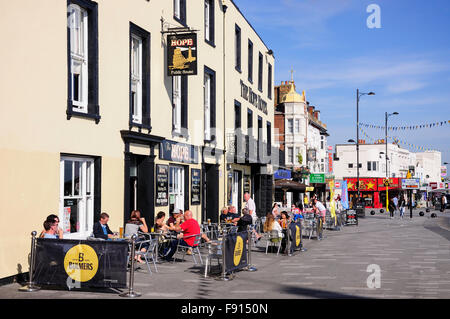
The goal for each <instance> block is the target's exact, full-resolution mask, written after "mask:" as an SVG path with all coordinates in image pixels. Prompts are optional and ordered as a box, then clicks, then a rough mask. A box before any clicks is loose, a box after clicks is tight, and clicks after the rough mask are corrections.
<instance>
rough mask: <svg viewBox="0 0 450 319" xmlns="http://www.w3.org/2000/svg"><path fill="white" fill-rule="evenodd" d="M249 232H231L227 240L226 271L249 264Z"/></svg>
mask: <svg viewBox="0 0 450 319" xmlns="http://www.w3.org/2000/svg"><path fill="white" fill-rule="evenodd" d="M247 238H248V232H246V231H244V232H240V233H231V234H228V235H227V236H226V241H225V271H226V272H231V271H236V270H238V269H242V268H244V267H246V266H247V265H248V261H247Z"/></svg>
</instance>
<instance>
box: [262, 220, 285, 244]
mask: <svg viewBox="0 0 450 319" xmlns="http://www.w3.org/2000/svg"><path fill="white" fill-rule="evenodd" d="M263 229H264V232H265V233H270V232H271V231H273V230H274V231H276V232H277V235H278V238H283V237H284V234H283V229H282V228H281V226H280V224H279V223H278V222H277V221H276V220H275V218H274V217H273V214H272V213H269V214H267V216H266V222H265V223H264V227H263ZM285 248H286V242H285V241H284V240H282V241H281V251H284V249H285Z"/></svg>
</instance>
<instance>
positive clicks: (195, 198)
mask: <svg viewBox="0 0 450 319" xmlns="http://www.w3.org/2000/svg"><path fill="white" fill-rule="evenodd" d="M200 190H201V170H199V169H195V168H192V169H191V205H200Z"/></svg>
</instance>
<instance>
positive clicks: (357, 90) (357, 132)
mask: <svg viewBox="0 0 450 319" xmlns="http://www.w3.org/2000/svg"><path fill="white" fill-rule="evenodd" d="M363 95H375V93H374V92H369V93H361V92H359V89H356V187H357V192H358V193H357V194H358V195H357V196H358V200H357V202H359V99H360V97H361V96H363Z"/></svg>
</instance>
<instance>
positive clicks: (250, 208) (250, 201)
mask: <svg viewBox="0 0 450 319" xmlns="http://www.w3.org/2000/svg"><path fill="white" fill-rule="evenodd" d="M245 207H246V208H247V209H248V211H249V212H250V211H252V212H251V215H252V218H253V223H255V221H256V219H257V218H258V216H257V215H256V205H255V201H254V200H253V199H251V198H249V199H248V201H247V204H246V205H245Z"/></svg>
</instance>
